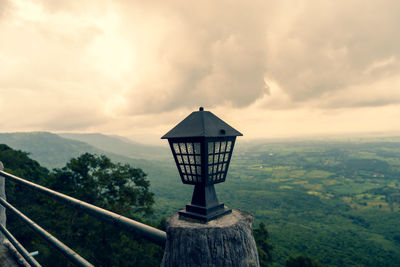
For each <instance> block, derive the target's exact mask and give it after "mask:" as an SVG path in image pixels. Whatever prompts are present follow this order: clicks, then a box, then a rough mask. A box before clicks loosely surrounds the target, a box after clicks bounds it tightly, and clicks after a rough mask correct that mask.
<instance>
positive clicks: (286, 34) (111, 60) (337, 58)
mask: <svg viewBox="0 0 400 267" xmlns="http://www.w3.org/2000/svg"><path fill="white" fill-rule="evenodd" d="M399 10H400V1H398V0H392V1H389V0H379V1H365V0H344V1H341V0H334V1H333V0H332V1H324V0H318V1H310V0H304V1H300V0H299V1H296V0H288V1H285V0H281V1H272V0H271V1H267V0H260V1H257V0H252V1H245V0H241V1H235V0H229V1H228V0H226V1H225V0H218V1H215V0H213V1H198V0H197V1H189V0H168V1H166V0H163V1H152V0H146V1H139V0H138V1H130V0H125V1H124V0H121V1H115V0H114V1H106V0H76V1H74V0H68V1H65V0H59V1H57V0H42V1H40V0H37V1H26V0H24V1H19V0H18V1H17V0H15V1H14V0H12V1H11V0H0V113H1V117H0V118H1V120H0V131H1V132H15V131H52V132H101V133H105V134H114V135H121V136H126V137H130V138H133V139H135V140H137V141H142V142H150V143H154V144H161V143H162V142H163V141H162V140H159V138H160V137H161V136H162V135H163V134H164V133H166V132H167V131H168V130H169V129H170V128H172V127H173V126H174V125H175V124H177V123H178V122H180V121H181V120H182V119H183V118H184V117H185V116H186V115H188V114H190V112H192V111H194V110H197V109H198V107H199V106H204V108H205V109H206V110H210V111H212V112H213V113H214V114H216V115H217V116H219V117H221V118H222V119H223V120H225V121H226V122H228V123H229V124H231V125H232V126H233V127H235V128H236V129H237V130H239V131H241V132H242V133H243V134H244V136H245V137H244V138H246V139H252V138H275V137H295V136H309V135H324V134H343V133H366V132H368V133H369V132H396V131H397V132H399V131H400V123H399V118H400V61H399V60H400V34H399V30H400V15H399Z"/></svg>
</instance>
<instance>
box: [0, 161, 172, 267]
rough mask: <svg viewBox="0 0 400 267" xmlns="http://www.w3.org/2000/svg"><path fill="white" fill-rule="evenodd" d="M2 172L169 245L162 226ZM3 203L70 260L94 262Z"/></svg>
mask: <svg viewBox="0 0 400 267" xmlns="http://www.w3.org/2000/svg"><path fill="white" fill-rule="evenodd" d="M0 176H2V177H5V178H7V179H9V180H10V181H13V182H16V183H18V184H21V185H23V186H26V187H28V188H30V189H32V190H34V191H37V192H40V193H43V194H45V195H47V196H50V197H52V198H54V199H56V200H59V201H61V202H63V203H64V204H67V205H70V206H72V207H73V208H75V209H78V210H81V211H84V212H86V213H88V214H90V215H92V216H94V217H97V218H98V219H100V220H103V221H106V222H109V223H111V224H113V225H115V226H117V227H121V228H123V229H125V230H128V231H133V232H135V233H137V234H139V235H140V236H142V237H144V238H146V239H148V240H149V241H151V242H153V243H155V244H158V245H160V246H164V245H165V241H166V239H167V234H166V233H165V232H164V231H161V230H159V229H157V228H154V227H151V226H148V225H146V224H143V223H140V222H137V221H134V220H132V219H129V218H127V217H124V216H122V215H119V214H117V213H114V212H111V211H108V210H105V209H102V208H99V207H97V206H95V205H92V204H89V203H87V202H84V201H81V200H79V199H76V198H73V197H70V196H68V195H65V194H62V193H59V192H57V191H54V190H51V189H49V188H47V187H44V186H41V185H38V184H35V183H32V182H30V181H27V180H25V179H22V178H20V177H17V176H15V175H12V174H10V173H7V172H5V171H3V170H1V169H0ZM0 204H1V205H2V206H4V207H5V208H7V209H9V210H10V211H11V212H13V213H14V214H16V215H17V216H18V217H19V218H21V219H22V220H23V221H24V222H25V223H26V224H27V225H28V226H29V227H31V228H32V229H33V230H35V231H37V232H38V233H39V234H40V236H41V237H42V238H44V239H45V240H47V241H48V242H49V243H50V244H52V245H53V246H54V247H55V248H57V249H58V250H59V251H61V252H62V253H63V254H64V255H65V256H66V257H67V258H68V259H69V260H71V261H72V262H74V263H75V264H76V265H78V266H93V265H92V264H91V263H89V262H88V261H86V260H85V259H84V258H82V257H81V256H80V255H78V254H77V253H76V252H74V251H73V250H72V249H70V248H69V247H67V246H66V245H64V244H63V243H62V242H61V241H59V240H58V239H57V238H55V237H54V236H52V235H51V234H49V233H48V232H47V231H45V230H44V229H43V228H41V227H40V226H39V225H37V224H36V223H35V222H33V221H32V220H30V219H29V218H28V217H26V216H25V215H24V214H22V213H21V212H20V211H18V210H17V209H16V208H14V207H13V206H12V205H11V204H9V203H8V202H7V201H6V200H5V199H3V198H0ZM3 228H4V229H3ZM0 230H1V231H2V232H3V233H4V235H5V236H6V237H10V238H11V237H12V235H11V234H10V235H9V236H7V234H6V232H8V231H7V229H6V228H5V227H4V226H2V227H0ZM3 230H5V231H6V232H5V231H3ZM10 238H9V239H10ZM11 239H13V241H16V243H18V241H17V240H15V238H13V237H12V238H11ZM13 241H11V240H10V242H12V243H13ZM13 244H14V243H13ZM18 244H19V243H18ZM14 246H15V247H16V248H17V250H18V251H19V252H20V253H21V255H22V256H23V257H24V258H25V259H26V260H27V261H28V262H30V261H32V259H33V258H32V257H31V256H30V255H29V253H28V254H27V252H26V250H25V252H26V253H25V252H21V251H22V250H21V251H20V249H18V245H15V244H14ZM19 246H20V244H19ZM21 247H22V246H21ZM22 248H23V247H22ZM33 260H34V259H33ZM36 264H38V263H37V262H36ZM32 265H33V266H40V265H35V264H32Z"/></svg>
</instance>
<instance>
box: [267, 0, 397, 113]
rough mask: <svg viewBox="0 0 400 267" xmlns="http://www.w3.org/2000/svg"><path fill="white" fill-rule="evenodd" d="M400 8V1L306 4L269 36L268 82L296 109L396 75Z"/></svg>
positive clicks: (349, 95) (393, 89)
mask: <svg viewBox="0 0 400 267" xmlns="http://www.w3.org/2000/svg"><path fill="white" fill-rule="evenodd" d="M399 8H400V3H399V2H398V1H379V2H365V1H334V2H332V1H318V2H305V3H304V4H303V5H302V6H301V8H299V12H298V13H297V14H296V15H294V16H292V17H290V18H289V20H290V23H287V26H286V27H284V28H283V29H281V28H277V29H275V30H272V32H270V35H269V36H270V38H269V43H270V46H269V47H270V49H268V62H269V63H268V71H267V74H268V76H270V77H273V78H274V79H275V80H276V81H277V82H278V83H279V85H280V86H281V87H282V89H283V90H284V91H285V92H287V93H288V94H289V95H290V96H291V98H292V101H293V102H294V103H296V102H305V103H307V102H308V101H310V100H313V99H315V100H317V99H319V98H321V97H323V96H324V95H326V94H327V93H329V94H335V93H340V94H341V92H342V91H343V90H344V89H345V88H348V87H351V86H363V85H368V84H370V83H374V82H376V81H379V80H384V79H388V78H389V79H390V76H392V75H398V73H399V70H400V64H399V58H400V47H399V46H398V45H397V44H398V43H399V42H400V38H399V35H398V34H397V27H398V26H397V25H399V24H400V17H399V16H398V15H397V11H396V10H398V9H399ZM381 89H384V88H378V87H376V88H375V91H376V94H377V95H379V90H381ZM391 90H392V91H393V92H395V91H396V90H397V89H395V88H392V89H391ZM357 97H363V95H362V94H359V95H357ZM348 98H354V95H351V94H348ZM349 100H350V99H349ZM391 101H392V100H390V101H389V102H387V103H390V102H391ZM323 102H324V101H321V105H320V106H321V107H324V104H323ZM349 102H351V101H349ZM366 104H367V103H366ZM371 104H373V103H371ZM380 104H381V105H385V101H382V102H381V103H380Z"/></svg>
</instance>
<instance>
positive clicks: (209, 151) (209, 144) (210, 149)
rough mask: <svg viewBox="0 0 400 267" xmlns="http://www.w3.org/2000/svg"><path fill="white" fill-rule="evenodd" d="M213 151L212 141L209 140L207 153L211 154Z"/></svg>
mask: <svg viewBox="0 0 400 267" xmlns="http://www.w3.org/2000/svg"><path fill="white" fill-rule="evenodd" d="M213 153H214V142H209V143H208V154H213Z"/></svg>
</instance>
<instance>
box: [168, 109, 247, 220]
mask: <svg viewBox="0 0 400 267" xmlns="http://www.w3.org/2000/svg"><path fill="white" fill-rule="evenodd" d="M236 136H242V134H241V133H240V132H238V131H236V130H235V129H233V128H232V127H231V126H229V125H228V124H226V123H225V122H224V121H222V120H221V119H220V118H218V117H217V116H215V115H214V114H212V113H211V112H209V111H204V109H203V108H202V107H200V109H199V111H195V112H192V114H190V115H189V116H187V117H186V118H185V119H184V120H183V121H181V122H180V123H179V124H178V125H176V126H175V127H174V128H173V129H172V130H170V131H169V132H168V133H167V134H165V135H164V136H163V137H161V139H168V142H169V145H170V147H171V150H172V154H173V156H174V159H175V163H176V166H177V167H178V171H179V174H180V176H181V179H182V182H183V183H184V184H193V185H194V192H193V197H192V203H191V204H188V205H186V209H185V210H181V211H179V214H180V215H181V216H184V217H189V218H192V219H197V220H201V221H205V222H208V221H211V220H213V219H216V218H218V217H220V216H223V215H225V214H228V213H230V212H231V210H230V209H228V208H227V207H225V206H224V203H221V202H219V201H218V198H217V195H216V193H215V188H214V184H217V183H222V182H224V181H225V178H226V174H227V172H228V167H229V162H230V160H231V156H232V151H233V147H234V145H235V140H236Z"/></svg>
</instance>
